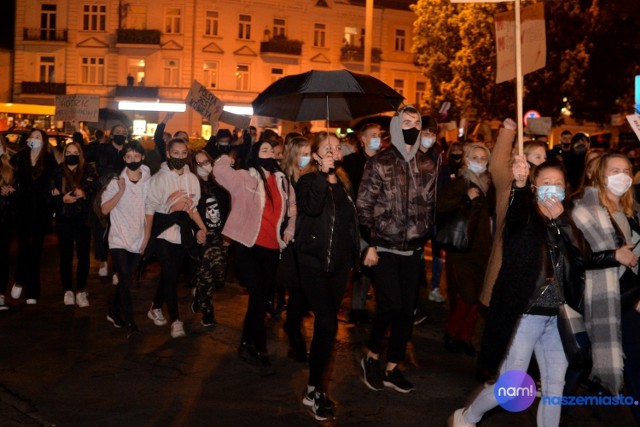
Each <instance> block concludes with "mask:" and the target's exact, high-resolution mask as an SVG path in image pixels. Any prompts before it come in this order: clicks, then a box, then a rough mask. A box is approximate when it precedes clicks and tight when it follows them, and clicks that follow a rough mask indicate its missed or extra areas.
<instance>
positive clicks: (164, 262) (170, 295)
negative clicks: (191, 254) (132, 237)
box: [153, 239, 186, 322]
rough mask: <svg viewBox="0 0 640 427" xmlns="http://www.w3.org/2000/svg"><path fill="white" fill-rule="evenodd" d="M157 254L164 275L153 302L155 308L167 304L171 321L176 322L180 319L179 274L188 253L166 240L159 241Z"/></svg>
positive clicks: (157, 242)
mask: <svg viewBox="0 0 640 427" xmlns="http://www.w3.org/2000/svg"><path fill="white" fill-rule="evenodd" d="M156 253H157V255H158V261H160V267H161V268H162V274H161V276H160V283H158V289H157V290H156V296H155V298H154V300H153V308H162V306H163V304H164V303H165V302H166V303H167V311H168V312H169V320H170V321H171V322H174V321H175V320H178V319H179V318H180V313H179V311H178V272H179V270H180V268H181V267H182V262H183V261H184V256H185V254H186V252H185V249H184V248H183V246H182V245H176V244H174V243H169V242H167V241H166V240H164V239H157V241H156Z"/></svg>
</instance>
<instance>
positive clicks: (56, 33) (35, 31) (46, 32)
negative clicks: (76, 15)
mask: <svg viewBox="0 0 640 427" xmlns="http://www.w3.org/2000/svg"><path fill="white" fill-rule="evenodd" d="M22 37H23V38H24V40H28V41H53V42H66V41H67V29H56V28H24V32H23V35H22Z"/></svg>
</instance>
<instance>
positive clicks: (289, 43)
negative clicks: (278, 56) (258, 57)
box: [260, 36, 302, 56]
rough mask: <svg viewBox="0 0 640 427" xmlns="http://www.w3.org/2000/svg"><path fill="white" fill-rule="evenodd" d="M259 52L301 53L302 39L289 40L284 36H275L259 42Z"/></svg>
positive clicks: (297, 54)
mask: <svg viewBox="0 0 640 427" xmlns="http://www.w3.org/2000/svg"><path fill="white" fill-rule="evenodd" d="M260 53H283V54H285V55H296V56H300V55H302V41H300V40H289V39H288V38H287V37H286V36H275V37H273V38H272V39H270V40H268V41H266V42H260Z"/></svg>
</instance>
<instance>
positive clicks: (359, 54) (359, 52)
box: [340, 46, 382, 63]
mask: <svg viewBox="0 0 640 427" xmlns="http://www.w3.org/2000/svg"><path fill="white" fill-rule="evenodd" d="M381 60H382V50H380V49H378V48H377V47H374V48H373V49H371V62H376V63H379V62H380V61H381ZM340 61H342V62H362V61H364V48H362V47H358V46H343V47H342V49H340Z"/></svg>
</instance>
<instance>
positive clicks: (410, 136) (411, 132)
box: [402, 128, 420, 145]
mask: <svg viewBox="0 0 640 427" xmlns="http://www.w3.org/2000/svg"><path fill="white" fill-rule="evenodd" d="M419 134H420V129H416V128H411V129H402V136H403V137H404V143H405V144H407V145H414V144H415V143H416V142H417V141H418V135H419Z"/></svg>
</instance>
